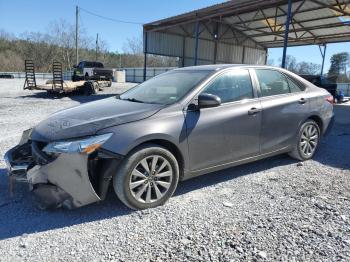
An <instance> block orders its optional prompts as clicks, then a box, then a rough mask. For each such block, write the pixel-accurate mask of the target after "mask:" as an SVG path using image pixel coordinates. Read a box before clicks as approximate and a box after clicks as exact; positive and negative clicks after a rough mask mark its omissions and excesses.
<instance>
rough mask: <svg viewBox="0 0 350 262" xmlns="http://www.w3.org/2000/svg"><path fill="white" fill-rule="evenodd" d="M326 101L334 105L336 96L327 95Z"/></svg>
mask: <svg viewBox="0 0 350 262" xmlns="http://www.w3.org/2000/svg"><path fill="white" fill-rule="evenodd" d="M326 101H327V102H328V103H330V104H332V105H333V104H334V97H333V96H327V97H326Z"/></svg>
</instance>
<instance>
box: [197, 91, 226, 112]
mask: <svg viewBox="0 0 350 262" xmlns="http://www.w3.org/2000/svg"><path fill="white" fill-rule="evenodd" d="M220 104H221V99H220V97H218V96H216V95H212V94H208V93H202V94H200V95H199V96H198V108H209V107H216V106H219V105H220Z"/></svg>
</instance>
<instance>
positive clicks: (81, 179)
mask: <svg viewBox="0 0 350 262" xmlns="http://www.w3.org/2000/svg"><path fill="white" fill-rule="evenodd" d="M89 139H90V140H89ZM95 140H96V139H94V141H95ZM82 141H83V142H82ZM99 141H100V142H101V139H100V140H99ZM78 142H79V143H78ZM78 142H77V140H75V141H68V142H67V141H64V142H55V143H44V142H39V141H33V140H31V139H30V130H28V131H25V132H24V133H23V136H22V139H21V142H20V143H19V144H18V145H17V146H15V147H14V148H12V149H10V150H9V151H8V152H7V153H6V154H5V161H6V164H7V168H8V175H9V176H10V177H12V178H14V179H15V180H20V181H27V182H28V183H29V189H30V190H31V191H32V192H33V193H34V195H35V199H36V200H37V201H36V202H37V204H38V207H39V208H42V209H45V208H57V207H65V208H69V209H72V208H77V207H80V206H84V205H88V204H90V203H94V202H97V201H100V200H102V199H104V198H105V196H106V193H107V190H108V185H109V182H110V180H111V179H112V176H113V173H114V172H116V168H117V167H118V165H119V163H120V161H121V156H119V155H116V154H113V153H111V152H109V151H105V150H103V149H102V148H101V147H100V145H101V144H91V143H90V142H91V138H87V139H82V140H78ZM88 142H89V143H90V144H88ZM84 143H85V144H84Z"/></svg>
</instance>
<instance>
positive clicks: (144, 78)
mask: <svg viewBox="0 0 350 262" xmlns="http://www.w3.org/2000/svg"><path fill="white" fill-rule="evenodd" d="M147 40H148V39H147V31H146V32H145V37H144V50H143V53H144V59H143V81H146V77H147V42H148V41H147Z"/></svg>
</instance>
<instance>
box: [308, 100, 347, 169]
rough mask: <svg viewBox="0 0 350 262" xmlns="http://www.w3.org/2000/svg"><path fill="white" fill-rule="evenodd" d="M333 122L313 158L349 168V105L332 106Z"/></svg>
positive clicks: (336, 166)
mask: <svg viewBox="0 0 350 262" xmlns="http://www.w3.org/2000/svg"><path fill="white" fill-rule="evenodd" d="M334 113H335V123H334V127H333V128H332V131H331V132H330V134H329V135H328V136H326V137H324V138H323V139H322V141H321V144H320V147H319V149H318V152H317V154H316V155H315V157H314V160H315V161H317V162H320V163H322V164H324V165H328V166H331V167H335V168H339V169H348V170H349V169H350V161H349V159H350V105H336V106H334Z"/></svg>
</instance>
